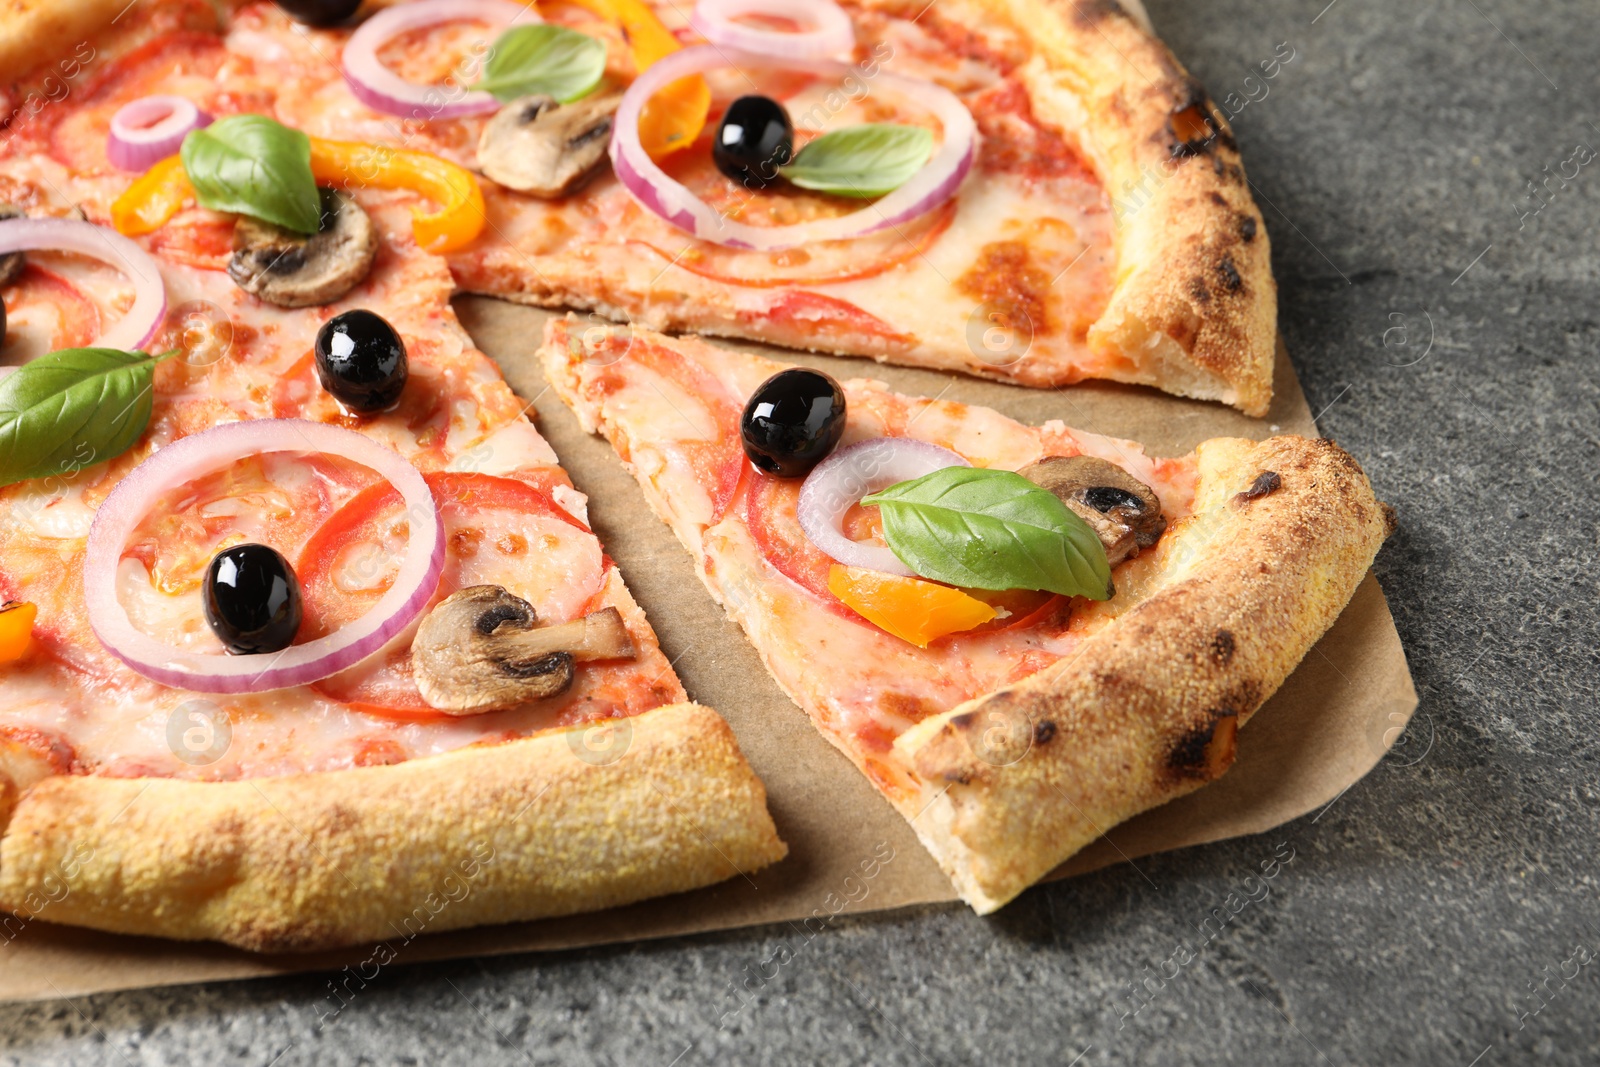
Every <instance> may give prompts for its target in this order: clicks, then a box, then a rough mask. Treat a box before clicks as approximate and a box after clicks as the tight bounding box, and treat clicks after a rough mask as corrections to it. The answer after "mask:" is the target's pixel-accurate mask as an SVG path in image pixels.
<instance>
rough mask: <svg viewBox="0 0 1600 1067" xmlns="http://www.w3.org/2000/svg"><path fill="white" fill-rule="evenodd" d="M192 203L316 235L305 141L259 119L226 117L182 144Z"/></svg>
mask: <svg viewBox="0 0 1600 1067" xmlns="http://www.w3.org/2000/svg"><path fill="white" fill-rule="evenodd" d="M181 151H182V154H183V169H184V173H186V174H187V175H188V176H189V183H190V184H191V185H193V186H194V191H195V199H197V200H199V201H200V204H201V206H203V207H208V208H210V209H211V210H212V211H231V212H234V213H236V214H239V215H249V216H250V217H251V218H257V219H261V220H262V221H263V222H272V223H276V224H277V225H279V226H282V227H284V228H285V229H289V230H293V231H294V232H296V233H316V232H317V228H318V225H319V224H320V223H321V221H322V198H321V196H319V195H318V193H317V180H316V179H315V178H313V177H312V176H311V139H310V138H309V137H307V136H306V135H305V134H303V133H301V132H300V131H299V130H291V129H290V128H289V127H287V126H284V125H282V124H281V123H277V122H274V121H272V120H271V119H269V118H267V117H266V116H265V115H230V116H228V117H227V118H225V119H218V120H217V121H216V122H213V123H212V124H211V125H209V126H207V127H206V128H205V129H203V130H191V131H189V136H187V137H185V138H184V139H183V148H182V150H181Z"/></svg>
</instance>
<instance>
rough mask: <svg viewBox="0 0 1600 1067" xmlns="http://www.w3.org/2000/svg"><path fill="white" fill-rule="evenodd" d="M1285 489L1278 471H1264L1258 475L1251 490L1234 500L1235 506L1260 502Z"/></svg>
mask: <svg viewBox="0 0 1600 1067" xmlns="http://www.w3.org/2000/svg"><path fill="white" fill-rule="evenodd" d="M1281 488H1283V479H1282V478H1280V477H1278V472H1277V471H1262V472H1261V473H1260V474H1258V475H1256V480H1255V481H1253V482H1251V483H1250V488H1248V489H1246V490H1245V491H1244V492H1242V493H1240V494H1239V495H1238V496H1236V497H1234V498H1233V502H1234V503H1235V504H1241V505H1242V504H1248V503H1250V501H1252V500H1259V499H1260V498H1261V497H1264V496H1266V495H1267V494H1269V493H1276V492H1277V491H1278V490H1279V489H1281Z"/></svg>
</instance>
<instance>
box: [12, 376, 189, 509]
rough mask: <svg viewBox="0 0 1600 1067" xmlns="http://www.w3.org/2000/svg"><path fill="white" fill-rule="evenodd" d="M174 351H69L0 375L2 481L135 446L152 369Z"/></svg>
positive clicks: (74, 466)
mask: <svg viewBox="0 0 1600 1067" xmlns="http://www.w3.org/2000/svg"><path fill="white" fill-rule="evenodd" d="M172 355H173V353H171V352H168V353H166V354H164V355H160V356H152V355H150V354H148V353H146V352H124V351H122V350H121V349H120V348H67V349H63V350H61V351H59V352H51V353H50V354H49V355H45V356H40V357H39V358H38V359H35V360H33V361H32V362H31V363H25V364H23V365H22V366H21V367H18V368H17V369H16V370H14V371H12V372H11V373H10V374H8V375H6V377H4V378H0V485H11V484H12V483H14V482H20V481H23V480H25V479H28V478H43V477H45V476H47V475H51V474H54V475H59V476H61V477H71V476H72V475H74V474H76V473H78V472H79V471H81V470H83V469H84V468H85V467H89V466H93V465H94V464H96V463H101V462H104V461H105V460H108V459H112V458H114V457H116V456H120V455H121V454H122V453H124V452H126V451H127V450H128V449H129V448H131V447H133V444H134V442H135V441H137V440H139V435H140V434H142V433H144V428H145V426H146V424H148V423H149V421H150V405H151V400H152V396H151V379H152V377H153V376H154V374H155V366H156V364H157V363H160V362H161V361H162V360H164V359H167V358H169V357H170V356H172Z"/></svg>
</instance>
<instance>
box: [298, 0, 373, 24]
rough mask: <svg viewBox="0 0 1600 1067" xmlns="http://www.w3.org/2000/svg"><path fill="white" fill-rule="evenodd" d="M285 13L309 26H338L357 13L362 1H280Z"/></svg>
mask: <svg viewBox="0 0 1600 1067" xmlns="http://www.w3.org/2000/svg"><path fill="white" fill-rule="evenodd" d="M278 6H279V7H281V8H283V13H284V14H286V15H288V16H289V17H290V18H292V19H294V20H295V21H296V22H304V23H305V24H306V25H308V26H336V25H338V24H339V23H341V22H343V21H345V20H346V19H348V18H349V17H350V16H351V15H354V14H355V13H356V8H358V7H360V6H361V0H278Z"/></svg>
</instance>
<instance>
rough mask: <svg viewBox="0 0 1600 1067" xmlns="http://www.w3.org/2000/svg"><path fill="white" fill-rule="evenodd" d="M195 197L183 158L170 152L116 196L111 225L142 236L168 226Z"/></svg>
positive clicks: (126, 233)
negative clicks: (169, 220) (185, 171)
mask: <svg viewBox="0 0 1600 1067" xmlns="http://www.w3.org/2000/svg"><path fill="white" fill-rule="evenodd" d="M192 199H194V186H192V185H190V184H189V176H188V175H187V174H185V173H184V172H183V159H182V158H181V157H180V156H177V155H171V156H168V157H167V158H166V159H163V160H162V161H161V162H159V163H157V164H156V165H155V166H153V167H151V168H150V169H149V170H147V171H145V172H144V174H142V175H141V176H140V177H139V179H138V180H137V181H135V182H134V183H133V184H132V185H130V186H128V189H127V191H126V192H124V193H123V194H122V195H121V196H119V197H117V199H116V200H115V201H114V202H113V203H112V205H111V225H113V226H115V227H116V229H117V232H118V233H120V234H122V235H123V236H125V237H141V236H143V235H144V234H147V233H151V232H153V231H155V230H159V229H160V228H161V227H162V226H165V225H166V223H167V220H168V219H170V218H172V216H174V215H176V214H177V213H178V212H179V211H181V210H182V209H183V205H184V202H185V201H186V200H192Z"/></svg>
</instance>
